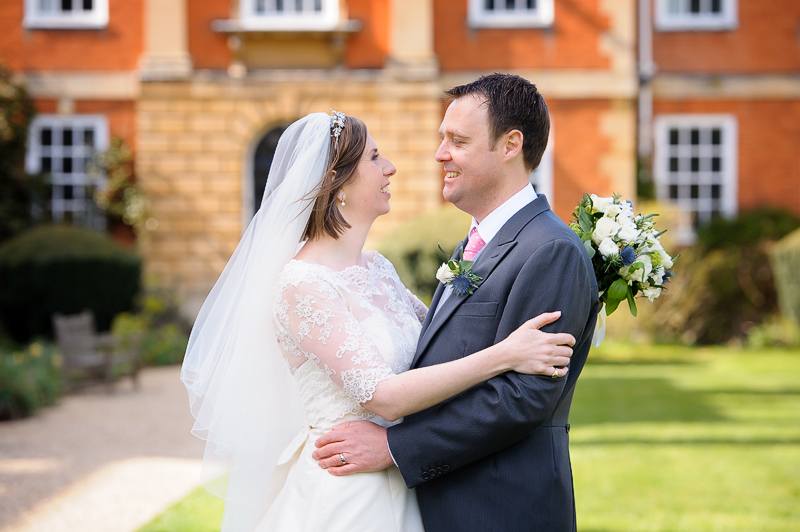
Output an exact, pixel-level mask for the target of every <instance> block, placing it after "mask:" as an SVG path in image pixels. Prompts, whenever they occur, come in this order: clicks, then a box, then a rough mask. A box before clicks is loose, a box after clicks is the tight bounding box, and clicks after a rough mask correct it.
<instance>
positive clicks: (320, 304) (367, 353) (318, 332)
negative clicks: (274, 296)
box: [275, 279, 394, 404]
mask: <svg viewBox="0 0 800 532" xmlns="http://www.w3.org/2000/svg"><path fill="white" fill-rule="evenodd" d="M275 319H276V322H277V323H276V324H277V330H278V341H279V342H280V344H281V347H282V348H283V351H284V354H285V355H286V356H287V358H288V359H289V365H290V366H292V367H297V366H298V365H299V364H298V363H297V362H295V361H293V360H292V358H293V357H305V358H306V359H308V360H313V361H314V362H315V363H316V364H317V366H319V368H320V369H322V370H323V371H324V372H325V373H326V374H327V375H328V376H329V377H330V378H331V380H333V382H334V383H336V385H337V386H340V387H341V388H342V390H344V392H345V393H346V394H347V395H348V396H349V397H350V398H352V399H353V400H354V401H355V402H357V403H361V404H363V403H366V402H367V401H369V400H371V399H372V394H373V393H374V392H375V388H376V387H377V385H378V383H379V382H381V381H382V380H385V379H388V378H389V377H391V376H393V375H394V373H393V372H392V370H391V368H390V367H389V365H388V364H386V362H385V361H384V359H383V357H382V356H381V354H380V352H379V351H378V349H377V347H376V346H375V344H374V343H373V342H372V339H371V338H370V336H369V335H368V334H367V332H366V331H365V330H364V328H363V327H362V326H361V323H359V321H358V320H357V319H356V318H355V316H354V315H353V313H352V312H350V310H349V309H348V308H347V305H346V303H345V301H344V299H343V298H342V296H341V295H340V294H339V293H338V292H337V291H336V290H335V289H334V288H333V286H331V285H330V284H329V283H326V282H325V281H323V280H320V279H313V280H302V281H299V282H297V283H296V284H295V283H288V284H287V285H286V286H285V288H284V290H283V291H282V293H281V295H280V296H279V297H278V300H277V302H276V312H275Z"/></svg>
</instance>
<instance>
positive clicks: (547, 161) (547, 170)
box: [530, 122, 553, 207]
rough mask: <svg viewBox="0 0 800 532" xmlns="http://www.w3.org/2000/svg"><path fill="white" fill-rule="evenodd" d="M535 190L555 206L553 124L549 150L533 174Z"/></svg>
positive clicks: (531, 178)
mask: <svg viewBox="0 0 800 532" xmlns="http://www.w3.org/2000/svg"><path fill="white" fill-rule="evenodd" d="M530 181H531V185H533V190H535V191H536V193H537V194H544V195H545V197H546V198H547V202H548V203H549V204H550V206H551V207H552V206H553V124H552V122H551V123H550V138H549V139H548V140H547V148H545V150H544V153H543V154H542V160H541V162H540V163H539V166H537V167H536V170H534V171H533V172H531V177H530Z"/></svg>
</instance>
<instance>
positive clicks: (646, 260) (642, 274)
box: [619, 255, 653, 283]
mask: <svg viewBox="0 0 800 532" xmlns="http://www.w3.org/2000/svg"><path fill="white" fill-rule="evenodd" d="M636 264H641V265H642V267H643V268H644V270H642V269H641V268H640V269H637V270H636V271H634V272H633V273H631V271H630V270H631V268H633V267H634V266H636ZM652 271H653V263H652V262H651V261H650V257H648V256H647V255H642V256H641V257H639V258H637V259H636V262H634V263H633V264H631V265H630V266H625V267H623V268H620V270H619V274H620V275H621V276H622V278H623V279H625V280H626V281H628V282H629V283H630V282H633V281H638V282H640V283H643V282H644V280H645V279H647V277H648V276H649V275H650V273H651V272H652Z"/></svg>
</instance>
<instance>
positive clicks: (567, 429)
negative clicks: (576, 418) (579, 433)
mask: <svg viewBox="0 0 800 532" xmlns="http://www.w3.org/2000/svg"><path fill="white" fill-rule="evenodd" d="M567 433H569V423H567Z"/></svg>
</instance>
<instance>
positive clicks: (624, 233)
mask: <svg viewBox="0 0 800 532" xmlns="http://www.w3.org/2000/svg"><path fill="white" fill-rule="evenodd" d="M621 225H622V227H621V228H620V230H619V232H617V238H619V239H620V240H624V241H625V242H635V241H636V239H637V238H638V236H639V230H638V229H636V226H635V225H634V224H632V223H623V224H621Z"/></svg>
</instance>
